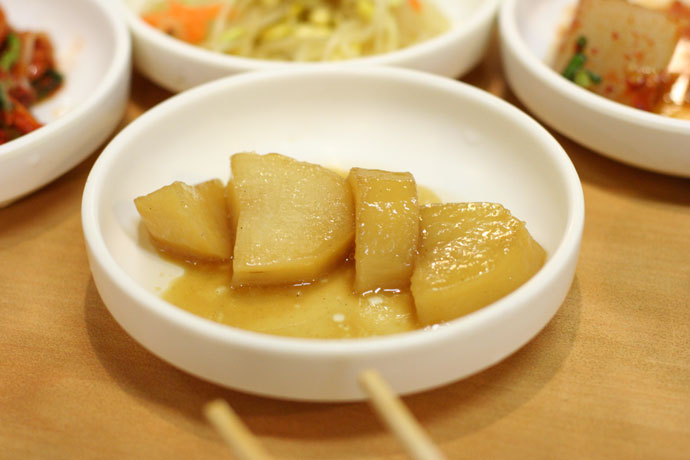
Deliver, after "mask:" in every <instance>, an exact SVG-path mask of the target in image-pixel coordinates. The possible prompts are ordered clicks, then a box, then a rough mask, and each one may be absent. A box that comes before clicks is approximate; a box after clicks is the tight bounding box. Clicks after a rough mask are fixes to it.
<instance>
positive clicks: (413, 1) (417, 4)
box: [407, 0, 422, 11]
mask: <svg viewBox="0 0 690 460" xmlns="http://www.w3.org/2000/svg"><path fill="white" fill-rule="evenodd" d="M407 1H408V2H409V3H410V6H411V7H412V9H414V10H415V11H421V10H422V2H421V1H420V0H407Z"/></svg>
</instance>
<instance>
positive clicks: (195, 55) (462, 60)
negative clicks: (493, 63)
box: [120, 0, 498, 91]
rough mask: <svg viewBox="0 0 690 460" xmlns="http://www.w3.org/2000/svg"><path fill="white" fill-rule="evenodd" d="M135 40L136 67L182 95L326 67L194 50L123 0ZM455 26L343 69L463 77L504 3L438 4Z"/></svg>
mask: <svg viewBox="0 0 690 460" xmlns="http://www.w3.org/2000/svg"><path fill="white" fill-rule="evenodd" d="M120 1H122V2H124V3H125V4H126V5H128V6H129V8H127V9H126V11H125V14H126V16H127V18H128V21H129V26H130V29H131V30H132V36H133V39H134V63H135V65H136V67H137V68H138V70H139V71H140V72H142V73H143V74H144V75H146V76H147V77H149V78H150V79H151V80H153V81H155V82H156V83H158V84H159V85H161V86H163V87H165V88H167V89H169V90H171V91H182V90H185V89H187V88H191V87H192V86H196V85H198V84H201V83H205V82H208V81H211V80H215V79H216V78H220V77H223V76H226V75H231V74H235V73H239V72H245V71H249V70H267V69H277V68H291V67H297V66H307V67H310V66H316V67H319V66H321V67H322V66H324V65H334V64H324V63H316V64H296V63H290V62H276V61H265V60H258V59H246V58H241V57H236V56H229V55H224V54H220V53H214V52H212V51H208V50H204V49H202V48H199V47H196V46H192V45H189V44H187V43H184V42H182V41H180V40H177V39H174V38H172V37H170V36H168V35H166V34H164V33H162V32H160V31H158V30H156V29H154V28H153V27H151V26H149V25H148V24H146V23H145V22H144V21H143V20H141V18H140V17H139V16H138V14H136V13H137V12H138V11H140V10H141V5H142V4H144V3H145V0H120ZM434 1H435V2H436V4H437V5H438V6H439V7H440V8H441V9H442V11H443V12H444V13H445V14H446V15H447V17H448V18H450V19H451V21H452V27H451V29H450V30H449V31H448V32H446V33H445V34H443V35H441V36H439V37H436V38H434V39H432V40H429V41H427V42H424V43H420V44H418V45H415V46H412V47H409V48H406V49H403V50H400V51H396V52H392V53H387V54H384V55H380V56H372V57H368V58H362V59H355V60H351V61H346V62H344V63H341V64H337V65H345V66H350V65H392V66H397V67H407V68H412V69H418V70H424V71H427V72H431V73H435V74H439V75H445V76H450V77H457V76H460V75H461V74H464V73H465V72H467V71H468V70H470V69H471V68H472V67H474V66H475V65H476V64H477V62H479V60H480V59H481V58H482V56H483V55H484V53H485V51H486V47H487V44H488V41H489V38H490V36H491V30H492V29H493V23H494V17H495V14H496V10H497V8H498V0H463V1H458V0H434Z"/></svg>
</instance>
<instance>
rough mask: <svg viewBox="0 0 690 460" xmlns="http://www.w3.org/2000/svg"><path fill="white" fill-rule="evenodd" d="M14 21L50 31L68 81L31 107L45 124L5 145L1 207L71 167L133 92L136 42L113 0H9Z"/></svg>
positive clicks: (0, 157)
mask: <svg viewBox="0 0 690 460" xmlns="http://www.w3.org/2000/svg"><path fill="white" fill-rule="evenodd" d="M2 7H3V9H4V11H5V14H6V15H7V18H8V21H9V24H10V25H11V26H13V27H16V28H17V29H19V30H34V31H45V32H47V33H48V34H49V36H50V38H51V40H52V42H53V45H54V46H55V55H56V58H57V64H58V69H59V70H60V71H62V72H63V74H64V76H65V82H64V86H63V87H62V88H61V89H60V90H59V91H58V92H57V93H56V94H55V95H54V96H53V97H51V98H50V99H48V100H46V101H44V102H42V103H40V104H39V105H37V106H35V107H34V108H32V109H31V111H32V112H33V113H34V114H35V116H36V117H37V118H38V119H39V121H41V122H43V123H46V125H45V126H43V127H42V128H40V129H38V130H36V131H34V132H31V133H29V134H27V135H25V136H22V137H20V138H18V139H16V140H13V141H11V142H8V143H6V144H4V145H1V146H0V206H2V205H6V204H9V203H10V202H11V201H14V200H16V199H17V198H19V197H21V196H23V195H26V194H27V193H30V192H32V191H33V190H35V189H37V188H39V187H41V186H43V185H45V184H46V183H48V182H50V181H51V180H53V179H55V178H56V177H58V176H60V175H61V174H63V173H64V172H66V171H68V170H69V169H71V168H72V167H73V166H75V165H76V164H78V163H79V162H80V161H82V160H83V159H84V158H86V157H87V156H88V155H90V154H92V153H93V152H94V150H95V149H96V148H97V147H98V146H99V145H100V144H101V143H102V142H104V141H105V140H106V138H107V137H108V136H109V135H110V134H111V133H112V132H113V130H114V129H115V128H116V126H117V124H118V122H119V121H120V120H121V118H122V116H123V114H124V109H125V106H126V102H127V96H128V92H129V78H130V68H131V41H130V37H129V33H128V32H127V28H126V25H125V24H124V22H123V21H122V18H121V17H120V16H119V15H118V14H117V13H116V12H115V11H114V10H113V8H112V5H109V1H108V0H60V1H59V2H56V1H54V0H5V1H3V2H2Z"/></svg>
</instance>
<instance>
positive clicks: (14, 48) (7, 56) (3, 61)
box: [0, 32, 22, 72]
mask: <svg viewBox="0 0 690 460" xmlns="http://www.w3.org/2000/svg"><path fill="white" fill-rule="evenodd" d="M6 43H7V45H6V46H5V52H4V53H2V56H0V67H1V68H2V70H4V71H5V72H9V71H10V69H11V68H12V66H13V65H14V64H15V63H16V62H17V60H18V59H19V54H20V53H21V50H22V42H21V40H20V39H19V36H18V35H17V34H15V33H11V32H10V33H9V34H8V35H7V41H6Z"/></svg>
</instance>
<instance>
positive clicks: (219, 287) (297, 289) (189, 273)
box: [162, 187, 440, 339]
mask: <svg viewBox="0 0 690 460" xmlns="http://www.w3.org/2000/svg"><path fill="white" fill-rule="evenodd" d="M418 194H419V202H420V204H426V203H432V202H439V201H440V200H439V198H438V197H437V196H436V195H435V194H434V193H433V192H431V191H430V190H428V189H426V188H424V187H418ZM169 260H172V261H173V262H174V263H177V264H179V265H181V266H182V267H183V268H184V274H183V275H181V276H180V277H178V278H177V279H175V280H173V281H172V283H171V284H170V285H169V286H168V288H167V289H166V290H165V291H164V292H163V294H162V297H163V299H165V300H166V301H168V302H170V303H172V304H174V305H176V306H178V307H180V308H182V309H183V310H186V311H188V312H190V313H193V314H195V315H198V316H201V317H202V318H206V319H210V320H212V321H216V322H218V323H222V324H226V325H229V326H234V327H237V328H241V329H246V330H250V331H255V332H263V333H267V334H273V335H281V336H291V337H306V338H329V339H339V338H355V337H371V336H378V335H388V334H395V333H399V332H407V331H411V330H414V329H419V328H421V327H423V326H422V325H421V324H420V323H419V322H418V320H417V316H416V312H415V306H414V301H413V299H412V295H411V294H410V292H409V291H408V290H403V291H395V292H393V291H392V292H388V291H385V292H370V293H366V294H363V295H356V294H354V293H353V291H352V286H353V282H354V274H355V273H354V263H352V262H351V261H345V262H344V263H342V264H341V265H340V266H338V267H336V268H335V269H333V270H332V271H331V272H329V273H328V274H327V275H326V276H325V277H323V278H321V279H320V280H318V281H317V282H315V283H313V284H308V285H300V286H272V287H251V288H249V287H244V288H231V287H230V279H231V277H232V267H231V265H230V264H226V265H201V264H197V265H193V264H188V263H184V262H180V261H177V260H174V259H169Z"/></svg>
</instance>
